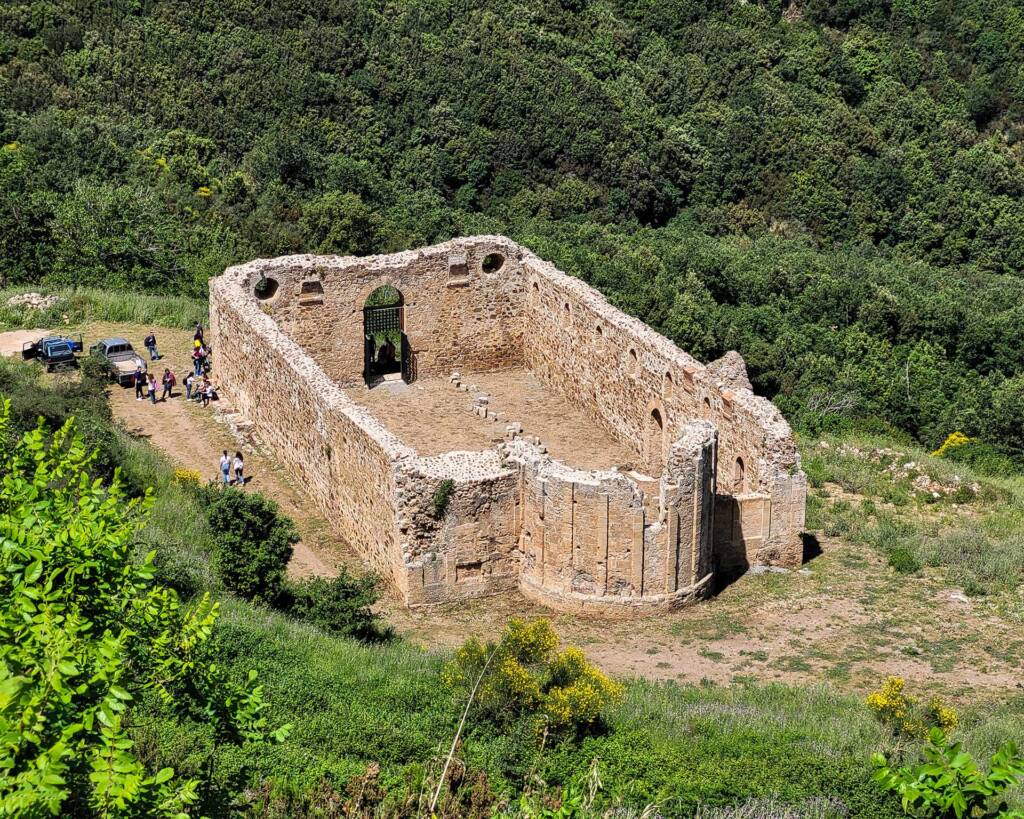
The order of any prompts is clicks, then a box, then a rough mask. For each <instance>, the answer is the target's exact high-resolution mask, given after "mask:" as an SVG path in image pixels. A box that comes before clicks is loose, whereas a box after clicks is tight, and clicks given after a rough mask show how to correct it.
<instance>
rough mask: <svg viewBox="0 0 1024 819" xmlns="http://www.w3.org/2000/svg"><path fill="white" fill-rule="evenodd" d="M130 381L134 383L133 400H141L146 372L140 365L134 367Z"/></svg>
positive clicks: (145, 382)
mask: <svg viewBox="0 0 1024 819" xmlns="http://www.w3.org/2000/svg"><path fill="white" fill-rule="evenodd" d="M132 381H133V382H134V384H135V400H136V401H141V400H142V394H143V392H145V387H146V384H147V381H146V374H145V373H144V372H143V371H142V367H136V368H135V375H133V376H132Z"/></svg>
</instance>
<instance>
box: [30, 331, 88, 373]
mask: <svg viewBox="0 0 1024 819" xmlns="http://www.w3.org/2000/svg"><path fill="white" fill-rule="evenodd" d="M80 352H82V337H81V336H78V337H77V338H69V337H67V336H45V337H44V338H41V339H39V341H30V342H28V343H26V344H24V345H23V346H22V348H21V357H22V358H23V359H25V360H26V361H29V360H32V359H34V360H36V361H38V362H39V363H40V364H42V365H43V366H45V367H46V371H47V372H48V373H52V372H55V371H57V370H64V369H68V368H71V367H77V366H78V354H79V353H80Z"/></svg>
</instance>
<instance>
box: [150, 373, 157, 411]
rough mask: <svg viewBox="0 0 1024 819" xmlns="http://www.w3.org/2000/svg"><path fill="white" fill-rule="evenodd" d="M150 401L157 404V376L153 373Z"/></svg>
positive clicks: (151, 376) (151, 374)
mask: <svg viewBox="0 0 1024 819" xmlns="http://www.w3.org/2000/svg"><path fill="white" fill-rule="evenodd" d="M149 400H150V402H151V403H153V404H155V403H156V376H155V375H153V373H150V374H149Z"/></svg>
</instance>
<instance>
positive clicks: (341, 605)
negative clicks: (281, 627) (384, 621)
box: [287, 568, 390, 640]
mask: <svg viewBox="0 0 1024 819" xmlns="http://www.w3.org/2000/svg"><path fill="white" fill-rule="evenodd" d="M378 585H379V581H378V578H377V577H375V576H374V575H364V576H363V577H354V576H353V575H351V574H349V572H348V571H347V570H346V569H344V568H342V570H341V573H340V574H339V575H338V576H337V577H331V578H324V577H315V578H312V579H311V580H306V581H304V582H302V583H295V584H293V585H291V586H290V587H289V589H288V595H287V596H288V597H289V598H290V600H289V601H288V603H287V611H288V613H289V614H291V615H292V616H293V617H296V618H298V619H300V620H305V621H306V622H309V623H312V624H314V625H316V626H318V627H319V628H322V629H323V630H324V631H327V632H329V633H331V634H340V635H344V636H346V637H356V638H358V639H360V640H379V639H383V638H386V637H388V636H390V634H389V632H388V631H386V630H384V629H382V628H381V625H380V622H379V620H378V617H377V615H376V614H374V613H373V611H372V610H371V609H370V606H372V605H373V604H374V603H376V602H377V598H378V594H377V588H378Z"/></svg>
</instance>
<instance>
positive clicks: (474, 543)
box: [210, 236, 806, 616]
mask: <svg viewBox="0 0 1024 819" xmlns="http://www.w3.org/2000/svg"><path fill="white" fill-rule="evenodd" d="M210 310H211V338H212V341H213V344H214V349H215V350H216V351H217V352H218V357H217V373H218V379H219V381H220V386H221V388H222V390H223V391H224V392H225V393H226V394H227V396H228V397H229V399H230V401H231V403H232V404H233V405H234V406H235V408H236V409H237V410H238V412H240V413H241V414H242V415H243V416H244V417H245V418H246V419H247V420H248V421H249V423H251V425H252V429H253V432H254V434H255V436H256V438H257V439H258V440H259V441H260V442H261V444H262V445H263V446H264V447H266V448H267V449H268V450H269V451H270V452H271V453H273V455H274V456H275V457H276V459H277V460H278V461H279V462H280V463H281V464H282V465H283V466H284V467H285V468H286V469H287V470H288V471H289V472H290V473H291V475H292V476H293V478H294V479H295V480H296V482H297V483H298V484H299V485H300V486H301V487H303V488H304V490H305V491H306V493H307V494H308V496H309V498H310V499H311V500H312V501H313V502H314V503H315V504H316V506H317V507H318V508H319V510H320V511H321V512H322V513H323V514H324V515H325V516H326V518H327V519H328V520H329V521H331V523H332V524H333V525H334V526H335V527H336V529H337V531H338V532H339V533H340V534H341V535H342V536H343V537H345V538H346V539H347V540H348V541H349V542H350V543H351V544H352V545H353V546H354V547H355V548H356V549H357V551H359V553H360V554H362V555H363V557H364V559H365V560H366V561H367V563H368V564H369V565H370V566H371V567H372V568H373V569H374V570H375V571H376V572H377V573H379V574H380V575H381V576H382V577H384V578H385V579H386V580H387V581H389V582H390V583H391V584H392V585H393V587H394V588H395V589H396V590H397V592H398V593H399V594H400V595H401V596H402V598H403V599H404V600H405V601H406V603H407V604H409V605H420V604H429V603H441V602H449V601H455V600H459V599H462V598H466V597H472V596H476V595H483V594H493V593H500V592H507V591H510V590H514V589H519V590H520V591H521V592H522V593H523V594H524V595H525V596H526V597H528V598H530V599H532V600H536V601H538V602H541V603H544V604H546V605H549V606H552V607H555V608H557V609H561V610H566V611H578V612H592V613H594V614H601V615H612V616H614V615H633V614H643V613H647V612H652V611H660V610H665V609H669V608H673V607H675V606H679V605H682V604H684V603H687V602H690V601H693V600H696V599H699V598H702V597H705V596H707V595H709V594H710V593H711V591H712V589H713V585H714V581H715V578H716V575H731V574H735V573H737V572H740V571H742V570H744V569H745V568H747V567H748V566H751V565H777V566H783V567H794V566H798V565H799V564H800V562H801V558H802V542H801V537H800V535H801V530H802V527H803V525H804V502H805V496H806V482H805V477H804V474H803V472H802V471H801V469H800V458H799V455H798V454H797V450H796V447H795V445H794V441H793V436H792V432H791V430H790V428H789V425H788V424H787V423H786V421H785V419H784V418H783V417H782V415H781V414H780V413H779V411H778V410H777V409H776V408H775V407H774V406H773V405H772V404H771V403H770V402H768V401H766V400H765V399H763V398H759V397H757V396H755V395H754V394H753V393H752V392H751V388H750V383H749V381H748V380H747V373H746V368H745V366H744V364H743V360H742V358H740V356H739V355H737V354H736V353H729V354H727V355H726V356H724V357H723V358H721V359H719V360H718V361H715V362H712V363H711V364H707V365H705V364H701V363H700V362H698V361H696V360H695V359H694V358H692V357H691V356H690V355H688V354H687V353H685V352H683V351H682V350H680V349H679V348H677V347H676V346H675V345H674V344H672V343H671V342H670V341H669V340H668V339H666V338H664V337H663V336H661V335H659V334H658V333H656V332H655V331H654V330H652V329H650V328H649V327H647V326H646V325H644V324H643V323H642V322H640V321H638V320H637V319H635V318H632V317H630V316H627V315H625V314H624V313H622V312H621V311H619V310H617V309H616V308H614V307H612V306H611V305H610V304H609V303H608V302H607V301H606V300H605V299H604V297H602V296H601V295H600V294H599V293H598V292H597V291H595V290H594V289H592V288H591V287H589V286H587V285H586V284H584V283H583V282H582V281H579V280H578V279H575V278H572V277H570V276H567V275H565V274H564V273H561V272H560V271H559V270H557V269H556V268H555V267H554V266H552V265H551V264H549V263H547V262H545V261H543V260H542V259H540V258H538V257H537V256H535V255H534V254H533V253H531V252H530V251H529V250H527V249H526V248H524V247H521V246H520V245H517V244H516V243H514V242H512V241H510V240H509V239H505V238H503V237H499V236H478V237H473V238H466V239H456V240H453V241H450V242H447V243H445V244H441V245H437V246H434V247H428V248H423V249H420V250H415V251H408V252H404V253H396V254H392V255H385V256H372V257H366V258H357V257H335V256H289V257H284V258H279V259H269V260H258V261H254V262H250V263H248V264H244V265H239V266H237V267H232V268H229V269H228V270H227V271H225V273H224V274H223V275H221V276H219V277H218V278H216V279H213V280H212V281H211V283H210Z"/></svg>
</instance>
